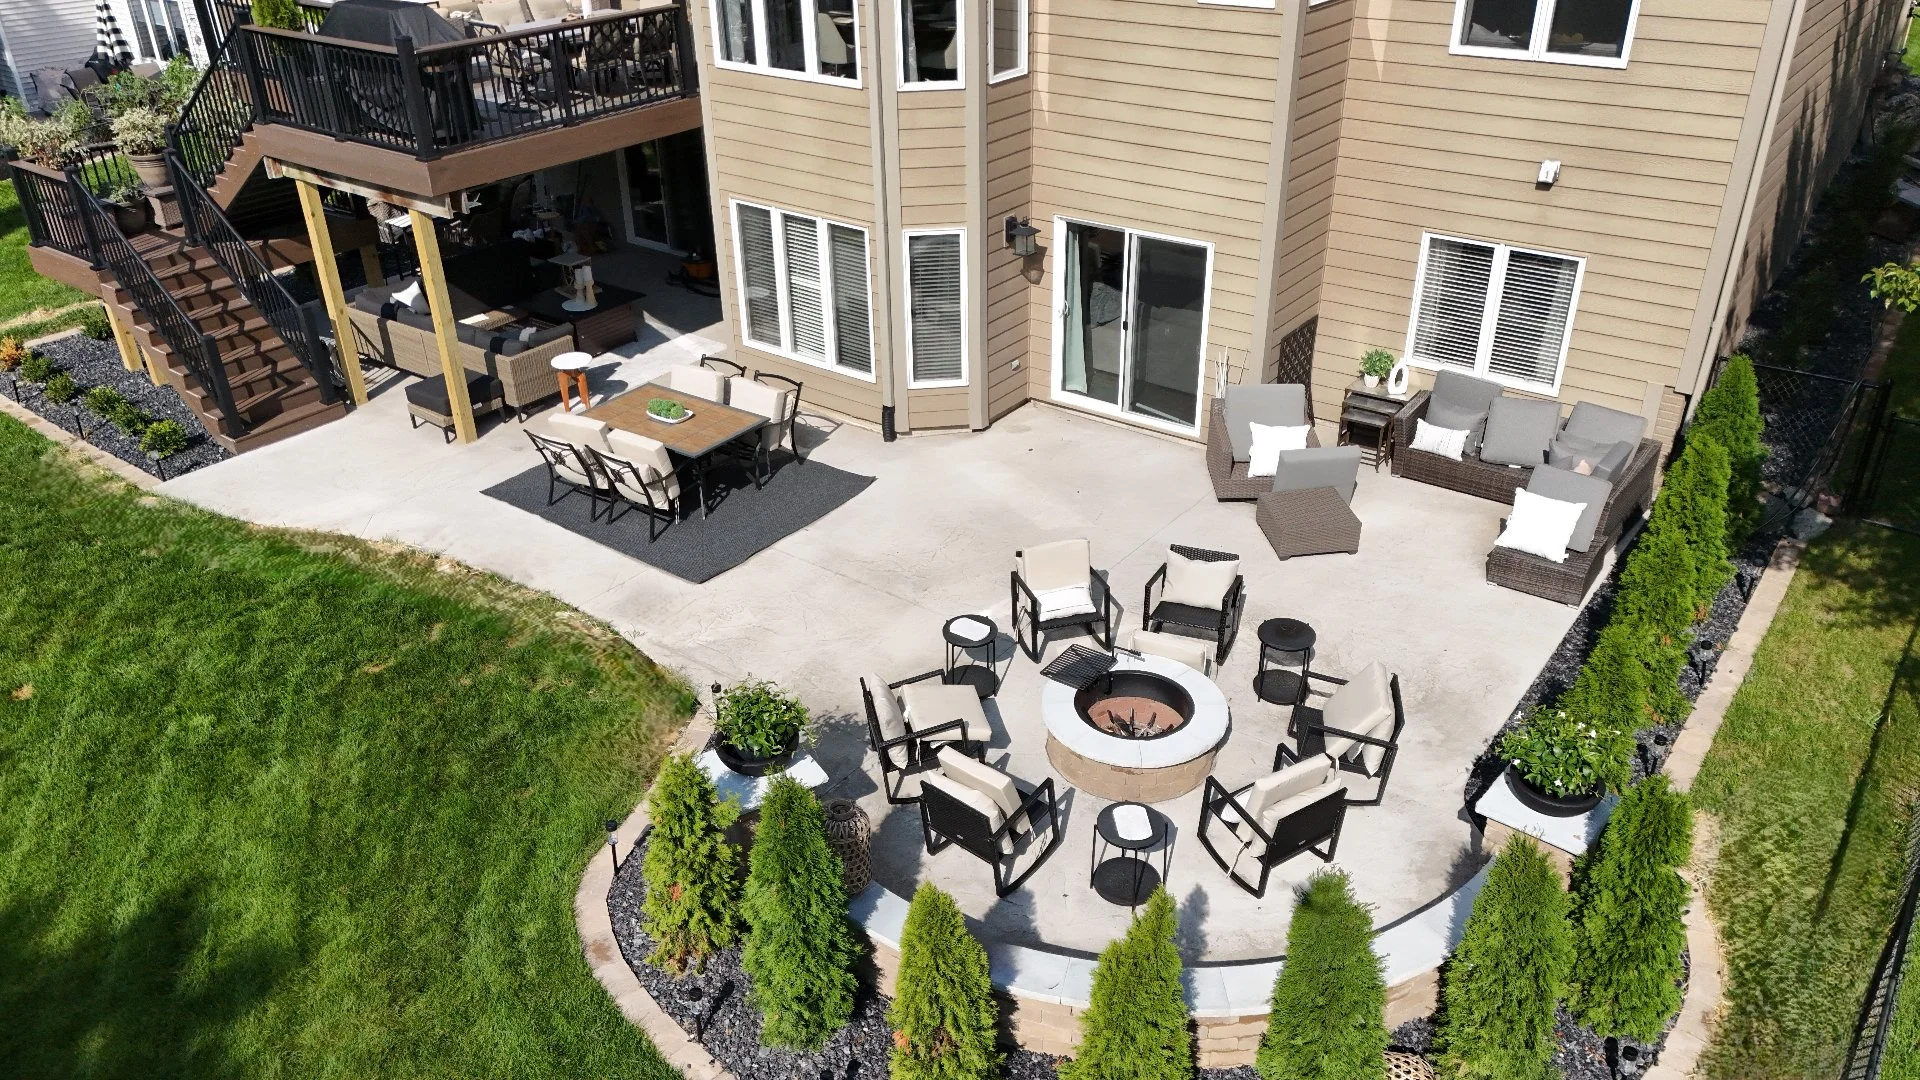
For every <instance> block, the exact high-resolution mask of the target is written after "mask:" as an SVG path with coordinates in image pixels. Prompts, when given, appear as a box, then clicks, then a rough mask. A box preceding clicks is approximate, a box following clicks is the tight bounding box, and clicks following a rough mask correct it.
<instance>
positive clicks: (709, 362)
mask: <svg viewBox="0 0 1920 1080" xmlns="http://www.w3.org/2000/svg"><path fill="white" fill-rule="evenodd" d="M699 366H701V367H703V368H706V369H707V370H708V371H717V372H719V373H720V374H721V376H722V377H723V378H729V379H732V378H741V379H744V378H746V377H747V369H746V368H745V367H743V366H742V365H740V364H736V363H734V362H733V361H731V360H728V359H725V358H724V357H719V356H703V357H701V358H700V365H699Z"/></svg>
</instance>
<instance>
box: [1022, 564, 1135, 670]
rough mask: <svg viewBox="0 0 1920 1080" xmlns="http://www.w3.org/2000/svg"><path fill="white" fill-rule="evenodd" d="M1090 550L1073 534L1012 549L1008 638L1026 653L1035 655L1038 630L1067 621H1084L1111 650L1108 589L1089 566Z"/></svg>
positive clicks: (1110, 596)
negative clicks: (1011, 634) (1010, 621)
mask: <svg viewBox="0 0 1920 1080" xmlns="http://www.w3.org/2000/svg"><path fill="white" fill-rule="evenodd" d="M1091 552H1092V546H1091V545H1090V544H1089V543H1088V542H1087V541H1086V540H1084V539H1074V540H1055V541H1054V542H1052V543H1050V544H1037V545H1035V546H1033V547H1029V548H1024V549H1022V550H1020V551H1016V552H1014V553H1013V573H1012V575H1011V576H1012V586H1011V591H1012V593H1013V603H1012V610H1013V640H1014V642H1015V643H1016V644H1018V645H1019V646H1020V647H1021V648H1022V649H1024V650H1026V653H1027V658H1028V659H1030V660H1033V661H1035V662H1036V663H1037V662H1038V661H1039V659H1040V649H1041V646H1042V645H1043V644H1044V642H1043V640H1042V635H1044V634H1046V633H1047V632H1048V631H1050V630H1062V629H1065V628H1067V627H1070V626H1084V627H1086V628H1087V632H1088V633H1090V634H1093V635H1094V638H1095V639H1096V640H1098V641H1099V642H1100V644H1101V645H1102V646H1103V647H1105V648H1106V649H1107V650H1108V651H1112V649H1113V624H1114V603H1113V592H1112V590H1110V589H1108V588H1107V583H1106V581H1105V579H1103V578H1102V577H1101V576H1100V574H1099V573H1098V572H1097V571H1095V570H1094V568H1093V563H1092V554H1091ZM1023 631H1024V638H1025V640H1022V637H1023V634H1022V632H1023Z"/></svg>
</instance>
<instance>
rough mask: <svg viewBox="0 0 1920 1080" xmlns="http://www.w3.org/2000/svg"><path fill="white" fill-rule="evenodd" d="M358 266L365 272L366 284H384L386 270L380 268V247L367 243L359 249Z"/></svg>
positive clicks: (385, 281)
mask: <svg viewBox="0 0 1920 1080" xmlns="http://www.w3.org/2000/svg"><path fill="white" fill-rule="evenodd" d="M360 268H361V269H362V270H365V271H366V273H367V284H369V285H385V284H386V283H387V272H386V271H385V270H383V269H381V268H380V249H379V248H378V247H376V246H375V245H373V244H368V245H367V246H366V247H363V248H361V249H360Z"/></svg>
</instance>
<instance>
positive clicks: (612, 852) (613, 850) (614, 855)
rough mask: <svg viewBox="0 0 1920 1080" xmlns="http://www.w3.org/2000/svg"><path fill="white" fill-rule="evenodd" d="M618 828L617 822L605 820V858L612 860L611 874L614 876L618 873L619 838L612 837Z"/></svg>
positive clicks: (610, 819) (609, 819)
mask: <svg viewBox="0 0 1920 1080" xmlns="http://www.w3.org/2000/svg"><path fill="white" fill-rule="evenodd" d="M618 828H620V823H619V822H617V821H615V820H613V819H612V818H608V819H607V857H608V858H610V859H612V860H613V872H614V873H616V874H617V873H619V872H620V847H619V843H620V842H619V838H618V837H616V836H614V830H616V829H618Z"/></svg>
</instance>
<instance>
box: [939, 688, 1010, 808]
mask: <svg viewBox="0 0 1920 1080" xmlns="http://www.w3.org/2000/svg"><path fill="white" fill-rule="evenodd" d="M959 689H962V690H969V689H971V688H970V687H964V686H963V687H960V688H959ZM940 775H942V776H944V777H946V778H948V779H950V780H953V781H956V782H958V783H961V784H965V785H966V786H968V787H970V788H972V789H973V790H975V791H977V792H979V793H980V794H982V795H985V796H986V797H987V798H989V799H992V800H993V805H994V807H995V808H997V809H998V810H999V811H1000V814H1001V816H1002V817H1004V818H1006V819H1009V820H1011V821H1012V822H1013V828H1012V829H1010V830H1009V832H1011V833H1014V834H1016V835H1017V834H1019V833H1021V832H1023V831H1025V827H1026V822H1025V821H1022V820H1021V814H1020V789H1019V788H1018V787H1016V786H1015V785H1014V782H1013V777H1011V776H1008V775H1007V774H1006V773H1003V772H1001V771H1000V770H999V769H996V768H994V767H993V766H991V765H989V764H987V763H986V762H984V761H977V760H975V759H973V758H970V757H968V756H967V755H965V754H941V755H940Z"/></svg>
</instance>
